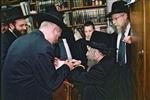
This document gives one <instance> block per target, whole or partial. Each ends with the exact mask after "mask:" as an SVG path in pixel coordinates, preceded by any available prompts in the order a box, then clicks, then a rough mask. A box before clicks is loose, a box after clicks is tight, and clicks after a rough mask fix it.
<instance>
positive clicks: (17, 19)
mask: <svg viewBox="0 0 150 100" xmlns="http://www.w3.org/2000/svg"><path fill="white" fill-rule="evenodd" d="M6 15H7V17H8V18H6V20H7V24H8V30H7V31H6V32H5V33H3V34H2V52H1V64H2V65H3V63H4V59H5V57H6V55H7V52H8V48H9V47H10V45H11V44H12V43H13V42H14V40H16V39H17V38H18V37H19V36H21V35H24V34H26V33H27V27H28V25H27V21H26V18H27V17H29V15H26V16H24V15H23V12H22V10H21V7H20V6H16V7H13V8H8V10H7V12H6Z"/></svg>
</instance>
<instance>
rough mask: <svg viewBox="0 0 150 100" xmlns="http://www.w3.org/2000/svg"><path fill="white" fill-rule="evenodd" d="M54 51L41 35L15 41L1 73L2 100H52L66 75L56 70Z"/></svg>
mask: <svg viewBox="0 0 150 100" xmlns="http://www.w3.org/2000/svg"><path fill="white" fill-rule="evenodd" d="M54 56H55V55H54V48H53V46H52V45H51V44H50V43H49V42H48V41H47V40H46V39H45V38H44V35H43V34H42V33H41V32H40V31H34V32H32V33H30V34H28V35H25V36H22V37H20V38H18V39H17V40H16V41H15V42H13V44H12V45H11V47H10V48H9V50H8V54H7V56H6V60H5V63H4V67H3V70H2V93H3V95H2V96H3V100H52V92H53V90H55V89H56V88H57V87H58V86H59V85H60V84H61V83H62V82H63V80H64V79H65V77H66V76H67V74H68V72H69V68H68V66H67V65H65V64H64V65H63V66H62V67H61V68H59V69H58V70H55V67H54V64H53V60H54Z"/></svg>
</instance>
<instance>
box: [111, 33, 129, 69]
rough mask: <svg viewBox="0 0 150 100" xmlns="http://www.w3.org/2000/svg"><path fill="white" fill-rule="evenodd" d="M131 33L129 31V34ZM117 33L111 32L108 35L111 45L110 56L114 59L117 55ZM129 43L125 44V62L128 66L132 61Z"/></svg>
mask: <svg viewBox="0 0 150 100" xmlns="http://www.w3.org/2000/svg"><path fill="white" fill-rule="evenodd" d="M130 34H131V33H130V32H129V35H130ZM117 36H118V34H117V33H113V34H110V35H109V47H111V48H112V49H113V50H112V52H113V53H112V56H113V57H114V58H115V61H116V55H117ZM131 46H132V45H131V44H126V54H127V64H126V65H128V66H131V62H132V59H131V58H132V53H131Z"/></svg>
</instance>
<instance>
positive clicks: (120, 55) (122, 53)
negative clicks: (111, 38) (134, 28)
mask: <svg viewBox="0 0 150 100" xmlns="http://www.w3.org/2000/svg"><path fill="white" fill-rule="evenodd" d="M123 38H124V33H122V35H121V39H120V44H119V52H118V62H119V64H120V65H123V64H125V49H126V46H125V42H123V41H122V40H123Z"/></svg>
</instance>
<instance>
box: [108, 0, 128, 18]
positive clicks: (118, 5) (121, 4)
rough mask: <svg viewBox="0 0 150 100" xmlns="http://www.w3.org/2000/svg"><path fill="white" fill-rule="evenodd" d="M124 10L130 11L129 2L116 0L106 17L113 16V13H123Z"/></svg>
mask: <svg viewBox="0 0 150 100" xmlns="http://www.w3.org/2000/svg"><path fill="white" fill-rule="evenodd" d="M122 12H125V13H129V8H128V5H127V2H125V1H116V2H114V3H113V4H112V7H111V12H110V13H109V14H107V15H106V17H111V15H112V14H116V13H122Z"/></svg>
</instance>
